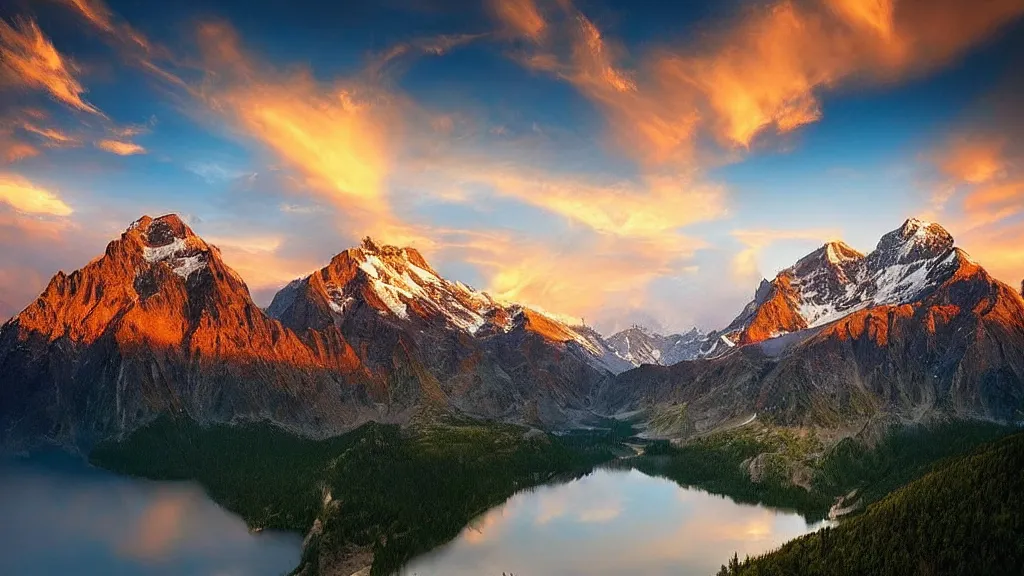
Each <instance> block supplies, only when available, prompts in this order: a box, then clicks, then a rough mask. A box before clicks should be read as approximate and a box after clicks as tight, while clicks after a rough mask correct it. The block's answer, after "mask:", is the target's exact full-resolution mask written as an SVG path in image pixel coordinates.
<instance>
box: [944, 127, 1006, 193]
mask: <svg viewBox="0 0 1024 576" xmlns="http://www.w3.org/2000/svg"><path fill="white" fill-rule="evenodd" d="M1005 147H1006V140H1005V139H1004V138H1002V137H989V138H984V137H978V136H975V137H970V138H965V137H959V138H954V139H953V141H952V142H950V143H949V144H948V145H947V148H946V149H945V150H942V151H940V152H939V154H938V157H937V158H936V162H937V164H938V166H939V168H940V169H941V170H942V171H943V172H944V173H945V174H946V175H947V176H949V177H951V178H954V179H956V180H960V181H963V182H967V183H970V184H983V183H985V182H988V181H990V180H992V179H994V178H996V177H997V176H1000V175H1001V174H1003V173H1004V171H1005V170H1006V159H1005V158H1004V157H1003V151H1004V149H1005Z"/></svg>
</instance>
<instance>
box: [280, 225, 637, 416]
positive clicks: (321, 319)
mask: <svg viewBox="0 0 1024 576" xmlns="http://www.w3.org/2000/svg"><path fill="white" fill-rule="evenodd" d="M267 313H268V314H269V315H270V316H272V317H273V318H275V319H277V320H279V321H280V322H281V323H282V325H284V326H286V327H288V328H290V329H292V330H294V331H296V332H297V333H299V334H300V335H301V334H310V333H339V334H343V335H344V337H345V339H346V340H347V341H348V342H350V343H351V345H352V346H353V347H355V349H356V350H357V351H358V354H359V357H360V359H361V360H362V361H363V363H364V365H365V366H367V367H368V368H369V369H370V370H371V371H374V372H377V371H380V370H384V371H385V372H388V373H391V374H404V375H405V376H406V377H408V378H414V379H415V380H417V381H418V382H419V387H420V389H421V390H428V391H429V392H430V394H431V395H432V396H431V398H432V400H433V401H435V402H438V403H440V404H444V405H448V404H450V405H453V406H455V407H457V408H458V409H460V410H462V411H464V412H467V413H470V414H476V415H485V416H489V417H501V418H506V417H508V418H515V417H521V418H525V419H526V420H527V421H531V422H541V423H548V424H564V423H568V422H570V421H571V420H572V418H573V414H574V413H575V414H578V415H581V414H583V413H584V412H585V406H586V404H587V402H588V397H589V395H590V393H591V390H592V389H593V387H594V386H595V385H596V384H597V383H598V382H599V381H600V380H602V379H603V378H606V377H608V376H610V373H611V372H621V371H622V370H624V369H625V368H627V367H629V366H628V365H624V363H623V362H622V361H621V360H620V359H618V358H617V357H616V356H615V355H614V354H612V353H611V352H610V351H609V350H608V349H607V348H606V347H605V344H604V342H603V340H602V339H601V338H600V336H599V335H598V334H597V333H596V332H593V331H591V330H588V329H585V328H580V327H572V326H569V325H567V324H564V323H562V322H560V321H558V320H556V319H554V318H552V317H550V316H547V315H545V314H542V313H540V312H537V311H534V310H531V309H529V308H526V307H523V306H520V305H518V304H508V303H501V302H498V301H496V300H494V299H493V298H491V297H490V296H489V295H488V294H486V293H484V292H480V291H477V290H474V289H472V288H470V287H468V286H466V285H464V284H462V283H459V282H450V281H448V280H446V279H444V278H443V277H441V275H440V274H438V273H437V272H436V271H435V270H434V269H433V268H431V267H430V265H429V264H428V263H427V262H426V261H425V260H424V259H423V257H422V256H421V255H420V254H419V252H417V251H416V250H415V249H412V248H398V247H394V246H377V245H376V244H375V243H374V242H373V241H372V240H370V239H366V240H365V241H364V242H363V245H362V246H360V247H358V248H352V249H349V250H345V251H344V252H342V253H340V254H338V255H337V256H335V257H334V258H333V259H332V260H331V262H330V264H328V265H327V266H325V267H324V268H322V269H321V270H319V271H317V272H315V273H313V274H311V275H310V276H307V277H305V278H302V279H299V280H296V281H295V282H292V283H291V284H289V285H288V286H287V287H286V288H285V289H283V290H282V291H281V292H280V293H279V294H278V295H277V296H276V297H275V298H274V301H273V302H272V303H271V305H270V306H269V307H268V308H267Z"/></svg>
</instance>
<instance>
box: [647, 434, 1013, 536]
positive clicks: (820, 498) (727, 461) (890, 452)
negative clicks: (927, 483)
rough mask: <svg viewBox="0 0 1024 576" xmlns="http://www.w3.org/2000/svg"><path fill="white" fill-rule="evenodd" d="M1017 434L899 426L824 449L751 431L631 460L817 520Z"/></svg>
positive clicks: (658, 449) (662, 447)
mask: <svg viewBox="0 0 1024 576" xmlns="http://www.w3.org/2000/svg"><path fill="white" fill-rule="evenodd" d="M1014 430H1015V429H1014V428H1012V427H1008V426H1002V425H998V424H992V423H988V422H972V421H951V422H946V423H941V424H934V425H929V426H912V427H904V428H899V429H894V430H893V431H892V432H891V433H890V434H888V435H886V436H885V437H884V438H883V439H882V440H880V441H879V442H877V443H876V444H874V445H867V444H865V443H863V442H860V441H858V440H854V439H852V438H847V439H845V440H842V441H841V442H839V443H838V444H837V445H835V446H833V447H832V448H830V449H829V450H828V451H825V450H824V448H823V447H822V446H821V445H820V444H818V443H817V442H816V441H815V440H814V439H813V437H812V436H810V435H809V436H806V437H805V436H800V435H798V434H795V433H793V432H792V431H788V430H784V429H770V428H769V429H753V428H747V429H737V430H732V431H728V432H723V433H719V434H713V435H710V436H707V437H704V438H701V439H698V440H696V441H693V442H691V443H689V444H686V445H683V446H674V445H672V444H670V443H669V442H667V441H656V442H652V443H651V444H650V445H649V446H648V447H647V449H646V450H645V452H644V456H642V457H639V458H635V459H632V460H631V462H632V465H633V466H634V467H635V468H637V469H638V470H640V471H642V472H644V473H646V474H650V475H657V476H662V477H665V478H668V479H671V480H673V481H675V482H677V483H679V484H681V485H684V486H694V487H697V488H701V489H703V490H706V491H708V492H711V493H714V494H722V495H726V496H729V497H730V498H732V499H734V500H736V501H739V502H746V503H758V504H766V505H769V506H773V507H776V508H786V509H791V510H795V511H797V512H799V513H800V514H802V515H803V516H805V517H806V518H807V519H808V520H812V521H813V520H820V519H822V518H824V517H826V516H827V514H828V511H829V508H830V507H831V505H832V504H833V503H834V502H835V501H836V499H837V498H839V497H840V496H843V495H846V494H848V493H850V492H851V491H853V490H856V491H857V495H856V497H855V498H854V499H853V500H854V501H859V503H860V504H861V505H862V506H863V505H866V504H869V503H871V502H876V501H878V500H879V499H881V498H882V497H884V496H885V495H887V494H889V493H890V492H892V491H893V490H895V489H897V488H899V487H900V486H903V485H905V484H907V483H908V482H910V481H912V480H914V479H916V478H920V477H921V476H923V475H924V474H926V473H927V472H928V471H929V470H931V469H932V467H934V466H935V465H936V463H938V462H941V461H942V460H943V459H946V458H950V457H955V456H959V455H963V454H966V453H968V452H970V451H971V450H973V449H974V448H976V447H978V446H980V445H982V444H985V443H987V442H991V441H993V440H996V439H998V438H1000V437H1003V436H1006V435H1007V434H1010V433H1012V432H1013V431H1014ZM760 454H765V455H766V457H762V471H761V477H760V478H759V479H758V481H756V482H755V481H754V480H752V479H751V476H750V472H749V464H750V462H751V460H752V459H753V458H755V457H757V456H758V455H760ZM797 468H802V469H803V470H804V474H805V475H806V476H807V478H806V479H805V480H806V481H805V482H804V484H805V485H806V486H807V487H806V488H805V487H801V486H797V485H795V484H794V483H793V482H792V479H791V476H792V474H793V471H794V470H795V469H797ZM807 488H810V489H809V490H808V489H807Z"/></svg>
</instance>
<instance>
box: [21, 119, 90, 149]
mask: <svg viewBox="0 0 1024 576" xmlns="http://www.w3.org/2000/svg"><path fill="white" fill-rule="evenodd" d="M21 128H22V129H23V130H25V131H26V132H31V133H32V134H35V135H36V136H39V137H40V138H42V139H43V140H44V141H45V142H46V143H47V145H48V146H77V145H78V144H79V141H78V139H77V138H74V137H73V136H70V135H68V134H65V133H63V132H61V131H60V130H58V129H56V128H47V127H44V126H36V125H35V124H33V123H32V122H25V123H23V124H22V125H21Z"/></svg>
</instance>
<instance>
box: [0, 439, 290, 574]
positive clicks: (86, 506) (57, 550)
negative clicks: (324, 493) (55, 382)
mask: <svg viewBox="0 0 1024 576" xmlns="http://www.w3.org/2000/svg"><path fill="white" fill-rule="evenodd" d="M0 510H2V511H3V512H2V520H0V574H4V575H5V576H21V575H32V576H48V575H58V574H60V575H67V574H75V575H94V574H95V575H97V576H99V575H102V576H119V575H134V574H153V575H161V576H162V575H168V576H170V575H175V576H178V575H181V576H188V575H196V576H199V575H202V576H248V575H277V574H286V573H288V572H289V571H291V570H292V569H293V568H295V566H296V565H298V563H299V552H300V548H301V546H302V537H301V536H299V535H296V534H282V533H259V534H251V533H250V532H249V531H248V529H247V528H246V526H245V523H244V522H243V521H242V519H241V518H240V517H238V516H235V515H234V514H231V513H229V512H227V511H226V510H224V509H222V508H221V507H219V506H217V505H216V504H215V503H214V502H213V501H212V500H210V499H209V498H208V497H207V496H206V493H205V492H203V490H202V489H201V488H200V487H199V486H198V485H196V484H194V483H190V482H153V481H148V480H140V479H135V478H125V477H120V476H117V475H115V474H112V473H110V472H106V471H104V470H98V469H96V468H92V467H90V466H88V465H87V464H85V463H84V462H83V461H81V460H80V459H76V458H73V457H71V456H68V455H65V454H59V453H55V454H46V455H40V456H34V457H32V458H30V459H19V460H11V459H7V460H3V461H0Z"/></svg>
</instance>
